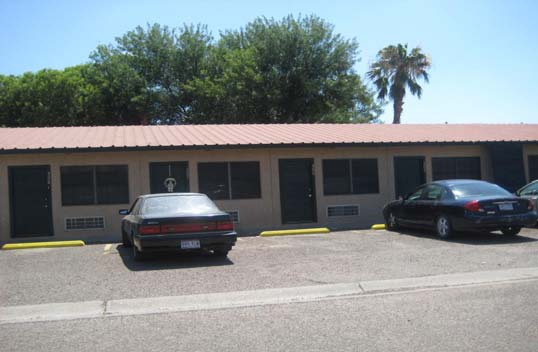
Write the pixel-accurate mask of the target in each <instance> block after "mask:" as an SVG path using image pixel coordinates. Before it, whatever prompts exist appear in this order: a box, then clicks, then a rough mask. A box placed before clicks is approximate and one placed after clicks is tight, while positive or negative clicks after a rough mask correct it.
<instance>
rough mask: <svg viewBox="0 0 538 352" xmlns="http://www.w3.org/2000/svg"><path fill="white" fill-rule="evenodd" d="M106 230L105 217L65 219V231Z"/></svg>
mask: <svg viewBox="0 0 538 352" xmlns="http://www.w3.org/2000/svg"><path fill="white" fill-rule="evenodd" d="M104 228H105V217H104V216H85V217H76V218H65V230H66V231H76V230H96V229H97V230H99V229H104Z"/></svg>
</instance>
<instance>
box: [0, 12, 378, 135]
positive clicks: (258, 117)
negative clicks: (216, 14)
mask: <svg viewBox="0 0 538 352" xmlns="http://www.w3.org/2000/svg"><path fill="white" fill-rule="evenodd" d="M357 55H358V44H357V42H356V41H355V40H348V39H345V38H343V37H342V36H341V35H339V34H335V33H334V29H333V26H332V25H330V24H328V23H327V22H325V21H324V20H322V19H320V18H318V17H316V16H308V17H304V18H303V17H299V18H294V17H292V16H288V17H286V18H284V19H282V20H280V21H277V20H274V19H267V18H258V19H256V20H254V21H253V22H251V23H249V24H247V25H246V26H245V27H244V28H241V29H239V30H229V31H225V32H223V33H221V34H220V37H219V39H218V40H214V39H213V37H212V36H211V34H210V33H209V31H208V30H207V27H206V26H202V25H190V26H187V25H186V26H183V27H180V28H174V29H170V28H169V27H166V26H161V25H158V24H154V25H148V26H146V27H145V28H144V27H137V28H135V29H134V30H133V31H129V32H127V33H126V34H124V35H123V36H121V37H119V38H116V40H115V42H114V43H113V44H110V45H101V46H98V47H97V48H96V50H95V51H94V52H93V53H92V54H91V55H90V62H89V63H87V64H83V65H79V66H75V67H70V68H66V69H65V70H42V71H38V72H36V73H25V74H23V75H21V76H1V75H0V125H7V126H55V125H107V124H146V123H153V124H176V123H190V124H202V123H275V122H285V123H293V122H369V121H372V120H375V119H376V118H377V116H378V115H379V114H380V112H381V109H380V106H379V105H378V104H377V103H376V101H375V97H374V93H373V92H372V91H370V90H369V89H368V88H367V87H366V85H365V84H364V83H363V82H362V80H361V78H360V76H359V75H358V74H357V73H356V72H355V71H354V69H353V66H354V64H355V63H356V62H357V60H358V57H357Z"/></svg>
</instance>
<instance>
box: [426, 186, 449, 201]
mask: <svg viewBox="0 0 538 352" xmlns="http://www.w3.org/2000/svg"><path fill="white" fill-rule="evenodd" d="M445 195H446V190H445V189H444V188H443V187H441V186H438V185H429V186H428V187H426V189H425V190H424V192H423V193H422V197H421V199H422V200H434V201H435V200H441V199H443V196H445Z"/></svg>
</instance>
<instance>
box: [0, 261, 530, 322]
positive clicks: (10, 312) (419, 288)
mask: <svg viewBox="0 0 538 352" xmlns="http://www.w3.org/2000/svg"><path fill="white" fill-rule="evenodd" d="M529 280H533V281H536V280H538V267H531V268H516V269H506V270H495V271H476V272H468V273H454V274H443V275H432V276H422V277H409V278H400V279H388V280H371V281H360V282H352V283H338V284H323V285H315V286H299V287H285V288H270V289H259V290H247V291H235V292H217V293H204V294H195V295H185V296H168V297H145V298H130V299H118V300H110V301H103V300H101V301H84V302H66V303H47V304H39V305H28V306H11V307H0V325H3V324H19V323H31V322H46V321H57V320H73V319H89V318H108V317H120V316H131V315H146V314H162V313H175V312H187V311H203V310H217V309H233V308H246V307H256V306H265V305H276V304H291V303H305V302H317V301H324V300H325V301H326V300H334V299H350V298H361V297H370V296H375V295H386V294H405V293H412V292H423V291H424V290H440V289H449V288H457V287H472V286H482V285H495V284H507V283H510V284H515V283H517V282H528V281H529Z"/></svg>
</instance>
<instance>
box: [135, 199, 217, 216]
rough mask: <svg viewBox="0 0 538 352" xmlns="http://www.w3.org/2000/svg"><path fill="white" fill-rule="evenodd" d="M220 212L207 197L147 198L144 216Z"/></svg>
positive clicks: (143, 208)
mask: <svg viewBox="0 0 538 352" xmlns="http://www.w3.org/2000/svg"><path fill="white" fill-rule="evenodd" d="M217 211H219V208H217V206H216V205H215V203H213V202H212V201H211V199H209V198H208V197H207V196H206V195H178V196H163V197H150V198H146V200H145V201H144V205H143V206H142V210H141V213H142V214H143V215H165V216H168V215H180V214H205V213H214V212H217Z"/></svg>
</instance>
